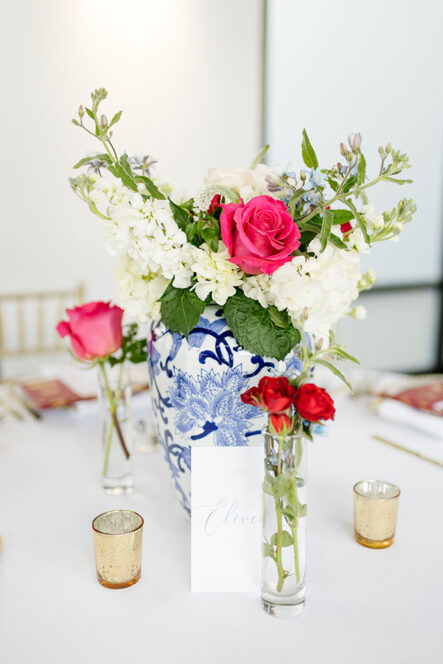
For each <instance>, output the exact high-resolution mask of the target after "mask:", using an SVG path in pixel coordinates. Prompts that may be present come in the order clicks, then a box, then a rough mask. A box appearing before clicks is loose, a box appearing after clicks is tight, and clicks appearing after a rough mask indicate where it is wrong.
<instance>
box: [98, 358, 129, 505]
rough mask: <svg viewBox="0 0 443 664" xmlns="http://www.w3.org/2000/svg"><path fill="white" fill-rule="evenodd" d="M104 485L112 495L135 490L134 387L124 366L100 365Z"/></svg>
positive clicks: (99, 390) (99, 382) (99, 395)
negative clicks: (133, 462)
mask: <svg viewBox="0 0 443 664" xmlns="http://www.w3.org/2000/svg"><path fill="white" fill-rule="evenodd" d="M98 385H99V389H98V398H99V404H100V419H101V436H102V450H103V456H102V486H103V488H104V489H105V491H107V492H108V493H114V494H118V493H125V492H129V491H132V489H133V487H134V478H133V474H132V447H131V436H130V433H131V386H130V383H129V375H128V371H127V368H126V366H125V365H124V364H117V365H115V366H114V367H110V366H109V365H99V367H98Z"/></svg>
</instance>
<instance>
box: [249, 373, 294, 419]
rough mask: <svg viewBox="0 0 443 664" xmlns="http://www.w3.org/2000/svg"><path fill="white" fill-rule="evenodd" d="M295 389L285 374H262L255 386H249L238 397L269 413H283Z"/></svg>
mask: <svg viewBox="0 0 443 664" xmlns="http://www.w3.org/2000/svg"><path fill="white" fill-rule="evenodd" d="M294 393H295V389H294V388H293V387H292V385H291V384H290V383H289V381H288V379H287V378H286V377H285V376H282V377H280V378H272V377H271V376H264V377H263V378H261V379H260V382H259V384H258V386H257V387H251V388H250V389H249V390H247V391H246V392H244V393H243V394H242V395H241V396H240V398H241V400H242V401H243V403H248V404H251V405H252V406H259V407H260V408H263V410H268V411H269V412H271V413H283V412H284V411H285V410H289V408H291V406H292V403H293V399H294Z"/></svg>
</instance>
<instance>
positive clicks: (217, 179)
mask: <svg viewBox="0 0 443 664" xmlns="http://www.w3.org/2000/svg"><path fill="white" fill-rule="evenodd" d="M273 174H274V171H273V170H272V168H270V167H269V166H266V164H258V165H257V166H256V167H255V168H254V169H250V168H245V169H242V168H231V167H230V166H220V167H218V168H210V169H209V171H208V175H207V176H206V178H205V183H206V184H217V185H220V186H222V187H227V188H228V189H231V191H234V192H235V193H236V194H237V195H238V196H239V197H240V198H242V199H243V200H244V202H245V203H247V202H248V201H250V200H251V198H254V197H255V196H260V195H263V194H266V195H268V196H271V194H270V192H269V190H268V186H267V183H266V177H267V176H268V175H273Z"/></svg>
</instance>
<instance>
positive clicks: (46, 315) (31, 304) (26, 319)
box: [0, 284, 84, 360]
mask: <svg viewBox="0 0 443 664" xmlns="http://www.w3.org/2000/svg"><path fill="white" fill-rule="evenodd" d="M83 300H84V286H83V284H79V285H78V286H76V287H75V288H73V289H71V290H59V291H58V290H53V291H41V292H32V291H30V292H28V293H0V360H2V359H5V358H16V357H20V356H24V355H34V354H44V353H53V352H56V351H60V350H63V349H65V350H66V344H64V343H63V342H62V340H61V339H60V338H59V336H58V334H57V332H56V331H55V326H56V324H57V323H58V321H59V320H61V319H62V318H63V317H64V315H65V309H66V307H72V306H76V305H79V304H81V303H82V302H83Z"/></svg>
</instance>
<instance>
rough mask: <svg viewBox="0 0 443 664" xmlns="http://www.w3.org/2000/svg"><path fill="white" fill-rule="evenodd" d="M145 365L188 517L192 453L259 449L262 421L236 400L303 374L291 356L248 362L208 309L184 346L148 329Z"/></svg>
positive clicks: (177, 338)
mask: <svg viewBox="0 0 443 664" xmlns="http://www.w3.org/2000/svg"><path fill="white" fill-rule="evenodd" d="M149 335H150V336H149V338H148V365H149V372H150V381H151V396H152V405H153V410H154V418H155V426H156V430H157V435H158V439H159V442H160V444H161V446H162V448H163V450H164V453H165V460H166V462H167V463H168V465H169V470H170V473H171V480H172V484H173V487H174V490H175V492H176V495H177V497H178V499H179V501H180V503H181V505H182V506H183V508H184V509H185V510H186V511H187V512H188V514H189V512H190V493H191V446H195V445H216V446H226V445H251V444H261V438H260V437H261V433H262V430H263V428H264V427H265V425H266V415H265V413H263V411H261V410H260V409H259V408H254V406H249V405H247V404H244V403H243V402H242V401H241V399H240V394H241V393H242V392H244V391H245V390H247V389H248V388H249V387H252V386H253V385H257V383H258V381H259V380H260V378H261V377H262V376H265V375H279V374H286V375H288V374H289V373H290V374H292V375H295V374H297V373H298V372H299V371H300V370H301V361H300V360H299V358H298V357H297V356H296V355H294V354H293V355H290V356H288V358H287V360H286V361H284V362H277V361H276V360H271V359H266V358H263V357H260V356H259V355H252V354H251V353H249V352H248V351H246V350H244V349H243V348H242V347H241V346H239V345H238V343H237V341H236V340H235V338H234V335H233V333H232V332H231V330H230V329H229V327H228V325H227V323H226V321H225V319H224V318H223V310H222V309H219V308H218V307H216V306H208V307H207V308H206V309H205V312H204V314H203V316H202V317H201V318H200V321H199V323H198V325H197V326H196V327H195V328H194V329H193V330H192V331H191V332H190V333H189V336H188V339H187V340H186V339H185V337H184V336H183V335H181V334H179V333H177V332H170V331H169V330H168V329H166V327H165V326H164V325H163V323H157V324H156V325H153V326H152V328H151V330H150V333H149Z"/></svg>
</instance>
